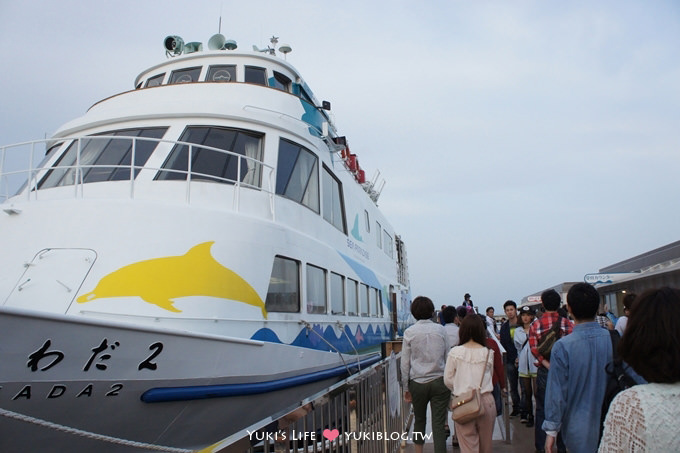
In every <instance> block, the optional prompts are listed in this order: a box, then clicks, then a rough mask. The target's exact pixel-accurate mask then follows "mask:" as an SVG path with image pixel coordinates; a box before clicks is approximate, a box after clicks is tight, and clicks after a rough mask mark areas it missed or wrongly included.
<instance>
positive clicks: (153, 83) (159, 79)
mask: <svg viewBox="0 0 680 453" xmlns="http://www.w3.org/2000/svg"><path fill="white" fill-rule="evenodd" d="M163 78H165V73H163V74H158V75H157V76H153V77H150V78H149V80H147V81H146V88H151V87H157V86H159V85H160V84H162V83H163Z"/></svg>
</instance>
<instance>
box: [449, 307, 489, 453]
mask: <svg viewBox="0 0 680 453" xmlns="http://www.w3.org/2000/svg"><path fill="white" fill-rule="evenodd" d="M458 334H459V338H460V346H456V347H454V348H452V349H451V351H449V354H448V356H447V358H446V368H445V370H444V383H445V384H446V386H447V387H448V388H449V389H451V392H453V394H454V395H460V394H462V393H465V392H467V391H469V390H471V389H473V388H479V391H480V393H481V402H482V407H483V413H482V414H481V415H480V416H479V417H477V418H476V419H474V420H473V421H471V422H469V423H465V424H461V423H458V422H455V427H456V433H457V435H458V442H459V444H460V450H461V452H462V453H473V452H479V453H487V452H489V453H490V452H491V451H492V438H493V425H494V421H495V419H496V404H495V402H494V398H493V395H492V392H493V383H492V380H493V362H494V352H493V351H492V350H490V349H489V348H487V346H486V326H485V325H484V321H482V319H481V318H480V317H479V316H466V317H465V318H463V322H462V323H461V325H460V330H459V331H458ZM480 382H481V386H480Z"/></svg>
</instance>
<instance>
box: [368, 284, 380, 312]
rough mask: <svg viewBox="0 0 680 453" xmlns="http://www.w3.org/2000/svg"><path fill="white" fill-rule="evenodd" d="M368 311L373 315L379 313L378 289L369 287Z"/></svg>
mask: <svg viewBox="0 0 680 453" xmlns="http://www.w3.org/2000/svg"><path fill="white" fill-rule="evenodd" d="M368 312H369V313H370V314H371V315H372V316H377V315H378V290H377V289H375V288H368Z"/></svg>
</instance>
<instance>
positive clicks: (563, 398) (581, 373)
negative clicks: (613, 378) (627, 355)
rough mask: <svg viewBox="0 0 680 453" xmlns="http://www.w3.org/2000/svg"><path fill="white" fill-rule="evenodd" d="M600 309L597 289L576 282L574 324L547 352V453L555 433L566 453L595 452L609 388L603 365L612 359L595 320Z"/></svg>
mask: <svg viewBox="0 0 680 453" xmlns="http://www.w3.org/2000/svg"><path fill="white" fill-rule="evenodd" d="M599 305H600V296H599V294H598V292H597V290H596V289H595V288H594V287H593V286H591V285H589V284H587V283H577V284H575V285H574V286H572V287H571V289H570V290H569V292H568V293H567V308H568V310H569V313H570V314H571V315H572V316H573V317H574V319H575V323H574V324H575V325H574V330H573V331H572V333H571V334H570V335H567V336H565V337H563V338H561V339H559V340H558V341H557V342H556V343H555V345H554V346H553V348H552V352H551V358H550V370H549V371H548V385H547V388H546V394H545V421H544V422H543V425H542V428H543V430H544V431H545V432H546V434H547V436H546V440H545V451H546V452H552V451H554V450H553V447H554V445H555V438H556V437H557V433H558V432H561V433H562V437H563V439H564V443H565V445H566V447H567V449H568V450H569V451H573V452H579V453H589V452H595V451H597V446H598V442H599V434H600V431H599V430H600V413H601V410H602V401H603V400H604V393H605V388H606V385H607V374H606V372H605V366H606V365H607V363H609V362H610V361H611V360H612V343H611V339H610V336H609V332H608V331H607V330H605V329H603V328H601V327H600V325H599V324H598V323H597V322H596V321H595V315H596V314H597V310H598V307H599Z"/></svg>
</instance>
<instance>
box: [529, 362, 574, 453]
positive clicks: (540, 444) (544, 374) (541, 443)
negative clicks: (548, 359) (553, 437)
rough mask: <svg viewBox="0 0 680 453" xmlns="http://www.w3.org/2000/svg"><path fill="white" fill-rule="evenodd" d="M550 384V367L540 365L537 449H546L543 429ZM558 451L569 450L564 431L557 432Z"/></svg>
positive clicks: (537, 377) (537, 376)
mask: <svg viewBox="0 0 680 453" xmlns="http://www.w3.org/2000/svg"><path fill="white" fill-rule="evenodd" d="M547 386H548V369H547V368H545V367H543V366H539V367H538V372H537V373H536V429H535V431H534V444H535V446H536V450H544V449H545V436H546V434H545V431H543V421H544V420H545V388H546V387H547ZM557 451H559V452H563V451H567V447H565V445H564V441H563V440H562V433H558V434H557Z"/></svg>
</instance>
